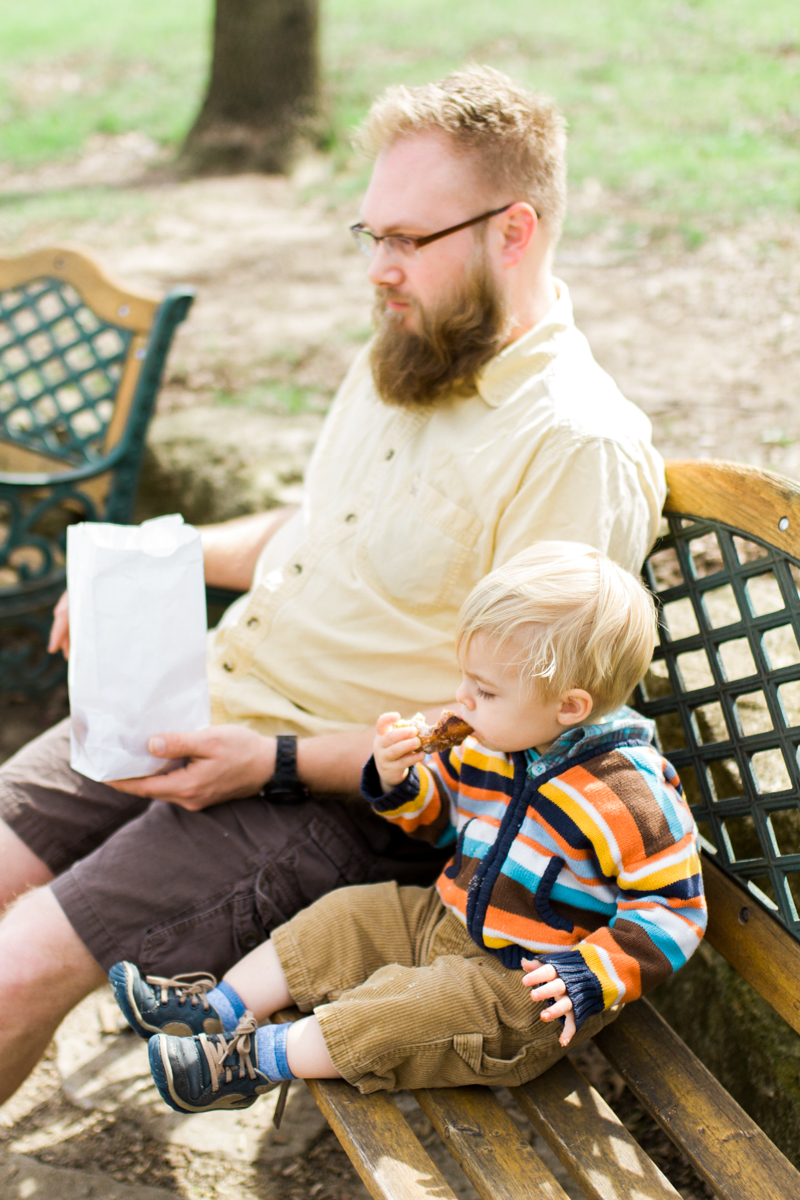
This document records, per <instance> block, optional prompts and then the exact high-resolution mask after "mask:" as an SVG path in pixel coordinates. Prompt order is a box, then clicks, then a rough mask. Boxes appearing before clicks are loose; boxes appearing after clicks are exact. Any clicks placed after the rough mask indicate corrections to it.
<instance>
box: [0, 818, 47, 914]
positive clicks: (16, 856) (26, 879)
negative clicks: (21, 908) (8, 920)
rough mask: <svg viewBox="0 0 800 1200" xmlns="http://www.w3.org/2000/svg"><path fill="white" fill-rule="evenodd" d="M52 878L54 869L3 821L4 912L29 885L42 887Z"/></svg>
mask: <svg viewBox="0 0 800 1200" xmlns="http://www.w3.org/2000/svg"><path fill="white" fill-rule="evenodd" d="M52 878H53V873H52V871H51V870H50V869H49V868H48V867H46V866H45V864H44V863H43V862H42V860H41V859H40V858H38V857H37V856H36V855H35V854H34V853H33V851H32V850H29V849H28V847H27V846H26V845H25V843H24V842H23V841H22V839H21V838H19V837H17V835H16V833H14V831H13V829H11V828H10V827H9V826H8V825H6V823H5V821H3V820H0V913H2V912H3V911H4V910H5V909H6V908H8V906H9V904H10V903H11V901H12V900H15V899H16V898H17V896H21V895H22V893H23V892H27V891H28V889H29V888H32V887H42V885H43V884H45V883H49V882H50V880H51V879H52Z"/></svg>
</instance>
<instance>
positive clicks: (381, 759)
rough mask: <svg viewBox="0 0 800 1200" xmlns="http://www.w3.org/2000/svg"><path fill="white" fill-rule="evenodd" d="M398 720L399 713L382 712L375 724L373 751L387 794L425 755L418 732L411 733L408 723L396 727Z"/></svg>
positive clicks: (382, 785) (382, 784)
mask: <svg viewBox="0 0 800 1200" xmlns="http://www.w3.org/2000/svg"><path fill="white" fill-rule="evenodd" d="M399 720H400V713H383V714H382V715H381V716H380V717H378V723H377V725H376V726H375V741H374V742H373V744H372V754H373V757H374V758H375V766H376V767H377V768H378V775H379V776H380V780H381V787H382V788H383V791H384V793H385V792H390V791H391V790H392V788H395V787H397V785H398V783H402V782H403V780H404V779H405V777H406V775H407V774H408V770H409V767H412V766H413V765H414V763H418V762H421V761H422V759H423V758H424V757H425V755H424V754H423V753H422V751H421V750H420V748H419V745H420V742H419V736H418V734H416V733H413V732H411V731H410V730H409V727H408V726H407V725H406V726H401V727H400V729H395V728H393V726H394V723H395V721H399Z"/></svg>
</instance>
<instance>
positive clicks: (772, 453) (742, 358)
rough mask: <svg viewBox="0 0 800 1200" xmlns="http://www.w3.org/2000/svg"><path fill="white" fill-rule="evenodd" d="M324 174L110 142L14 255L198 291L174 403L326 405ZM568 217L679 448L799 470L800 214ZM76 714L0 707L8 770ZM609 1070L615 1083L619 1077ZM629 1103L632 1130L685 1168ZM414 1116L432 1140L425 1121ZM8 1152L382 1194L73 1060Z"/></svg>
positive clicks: (41, 179)
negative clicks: (40, 736) (194, 1130)
mask: <svg viewBox="0 0 800 1200" xmlns="http://www.w3.org/2000/svg"><path fill="white" fill-rule="evenodd" d="M327 171H328V166H327V164H326V162H325V161H324V160H322V159H314V160H308V161H307V162H305V163H304V164H302V165H301V167H300V168H299V170H298V172H297V174H296V176H295V177H294V178H293V179H291V180H285V179H272V178H261V177H243V178H234V179H212V180H203V181H191V182H178V181H176V180H175V179H174V178H172V177H171V175H170V173H169V171H168V169H167V168H166V167H165V166H164V165H163V163H162V162H161V160H160V158H159V154H158V151H157V149H156V147H155V146H153V145H152V144H151V143H149V142H147V139H143V138H141V137H139V135H126V136H125V137H122V138H98V139H96V140H95V141H94V142H93V143H92V144H91V145H90V147H89V148H88V150H87V153H86V154H85V156H84V157H83V158H82V159H81V160H80V161H79V162H77V163H74V164H71V165H66V166H65V165H59V166H55V165H47V166H45V167H43V168H40V169H39V170H38V171H35V172H31V173H28V174H26V175H21V174H13V173H11V172H8V171H7V172H6V173H5V174H4V175H0V254H8V253H19V252H22V251H24V250H26V249H28V248H31V247H34V246H40V245H45V244H51V243H53V242H54V241H64V240H69V241H74V242H82V243H84V244H86V245H88V246H91V247H92V248H93V250H94V252H95V253H96V254H97V256H98V257H99V258H100V260H101V261H102V262H103V263H104V264H105V265H106V267H107V268H108V269H109V270H110V271H112V272H113V273H114V274H117V275H119V276H121V277H122V278H124V279H125V280H127V281H129V282H132V283H135V284H138V285H141V286H146V287H149V288H153V289H154V290H155V291H156V292H162V291H163V290H164V289H165V288H167V287H169V286H172V285H173V284H176V283H186V282H188V283H191V284H193V285H194V286H196V288H197V301H196V303H195V306H194V309H193V311H192V314H191V317H190V320H189V321H188V322H187V323H186V324H185V325H184V326H183V327H182V328H181V330H180V331H179V334H178V337H177V341H176V345H175V348H174V351H173V354H172V356H171V360H170V365H169V369H168V376H167V380H166V384H165V386H164V389H163V391H162V394H161V398H160V401H159V408H160V411H161V412H169V411H171V410H174V409H177V408H181V407H184V406H187V405H202V406H210V407H215V408H216V409H217V410H218V412H219V417H220V421H221V422H226V423H227V422H228V421H232V420H235V417H236V412H237V405H238V406H241V407H244V408H247V409H248V410H249V411H253V410H254V409H255V410H258V409H269V410H271V411H281V410H282V407H283V408H284V409H285V407H286V405H287V404H288V406H289V407H290V408H292V407H293V408H295V409H297V408H298V407H301V406H302V407H304V408H305V409H306V410H308V409H311V410H314V409H322V408H324V406H325V404H326V403H327V401H328V399H329V398H330V396H331V395H332V394H333V392H334V390H335V388H336V386H337V385H338V383H339V381H340V379H341V377H342V375H343V373H344V371H345V370H346V367H347V365H348V363H349V362H350V361H351V360H352V358H353V356H354V354H355V353H356V352H357V350H358V347H359V346H360V345H361V344H362V343H363V341H364V340H365V338H366V337H367V336H368V331H369V313H370V307H371V294H370V288H369V285H368V283H367V281H366V278H365V274H364V262H363V260H362V259H360V258H359V256H358V255H357V254H356V253H355V252H354V250H353V249H352V247H351V245H350V242H349V238H348V235H347V233H346V226H347V224H348V223H350V222H351V221H353V220H355V219H356V217H357V212H358V198H357V195H356V194H355V192H354V193H353V196H352V198H351V199H345V200H341V199H340V200H338V201H337V202H336V203H333V202H332V201H331V199H330V196H331V194H332V193H333V191H334V189H333V187H332V185H331V183H330V181H329V180H328V177H327ZM346 190H347V189H346V188H342V187H341V185H337V187H336V189H335V193H336V195H337V196H339V197H341V196H342V195H343V194H345V193H346ZM23 199H25V200H26V201H27V200H28V199H29V200H30V201H31V203H30V204H28V203H26V204H25V205H24V207H23V206H21V204H20V202H21V201H22V200H23ZM572 212H573V214H574V215H575V222H574V226H573V232H571V233H569V234H568V235H567V236H566V237H565V238H564V240H563V242H562V246H561V248H560V251H559V255H558V262H557V267H558V274H559V275H560V277H561V278H562V279H564V280H565V281H566V282H567V284H568V285H569V287H570V290H571V292H572V296H573V300H574V304H575V309H576V315H577V319H578V322H579V324H580V326H581V327H582V328H583V330H584V331H585V333H586V334H587V336H588V337H589V340H590V342H591V344H592V346H593V349H594V352H595V355H596V357H597V358H598V359H599V361H600V362H601V363H602V364H603V365H604V366H605V367H606V368H607V369H608V370H609V372H610V373H611V374H612V375H613V376H614V377H615V379H616V380H617V381H618V383H619V384H620V386H621V387H622V389H623V391H624V392H625V393H626V394H627V395H628V396H629V397H630V398H631V399H633V400H634V401H636V402H637V403H638V404H640V405H641V407H642V408H643V409H644V410H645V411H646V412H647V413H648V414H649V416H650V417H651V419H652V421H653V425H654V430H655V439H656V443H657V444H658V445H659V446H660V448H661V449H662V451H663V453H664V454H665V456H666V457H674V458H677V457H715V458H727V459H737V460H740V461H745V462H750V463H753V464H755V465H759V466H764V467H770V468H773V469H776V470H779V471H781V472H783V473H785V474H787V475H790V476H792V477H794V478H798V477H800V406H798V403H797V390H798V381H800V369H799V368H800V254H798V250H800V217H795V218H792V219H785V220H779V219H777V218H769V217H760V218H756V219H755V220H753V221H752V222H751V223H748V224H746V225H744V226H742V227H740V228H736V229H715V228H713V227H711V226H709V227H707V228H706V229H704V230H701V233H702V234H703V235H704V236H703V237H702V238H700V237H698V236H697V232H696V231H694V232H693V233H692V236H691V239H689V240H691V241H692V243H693V245H694V248H687V244H686V242H687V235H686V234H685V233H684V232H682V231H681V229H680V228H678V227H674V228H673V227H670V226H667V225H665V224H663V223H661V224H659V223H656V222H655V221H654V220H653V219H652V218H651V217H650V216H649V215H648V213H647V212H646V211H643V210H639V209H638V208H637V205H636V203H635V201H634V200H630V199H629V200H622V199H620V198H618V197H614V196H610V195H608V194H606V193H604V192H603V190H602V189H601V188H600V187H599V185H597V184H592V183H590V184H588V185H587V186H585V187H584V188H583V189H582V190H581V192H580V193H577V194H575V195H574V196H573V197H572ZM698 243H699V244H698ZM291 419H292V417H291V415H287V417H286V420H287V421H290V420H291ZM64 703H65V698H64V696H63V695H57V696H55V697H54V698H53V699H52V700H51V701H50V702H48V705H47V706H46V707H37V706H31V705H24V704H19V703H9V702H8V701H3V702H2V706H0V758H4V757H6V756H8V755H9V754H10V753H12V752H13V750H14V749H15V748H16V747H17V746H19V745H21V744H22V743H23V742H24V741H25V740H27V738H29V737H30V736H32V735H33V734H35V733H36V732H38V731H39V730H41V729H43V728H46V727H47V726H48V725H49V724H50V723H52V721H53V720H54V719H55V718H56V717H57V716H58V715H59V714H60V712H61V711H63V709H64ZM593 1069H594V1070H595V1072H596V1073H597V1078H598V1082H602V1083H603V1087H604V1090H605V1091H606V1092H607V1093H609V1094H610V1093H612V1092H613V1091H614V1090H615V1088H616V1083H615V1081H614V1079H613V1078H612V1077H611V1075H610V1074H609V1073H608V1072H606V1073H605V1074H604V1073H603V1071H602V1067H601V1066H598V1065H597V1064H596V1063H595V1065H594V1067H593ZM627 1103H628V1109H629V1111H628V1119H629V1121H630V1123H631V1126H632V1127H633V1128H634V1129H635V1131H637V1133H638V1134H640V1135H641V1136H642V1137H644V1138H645V1139H646V1138H650V1140H651V1143H652V1145H653V1146H654V1147H655V1153H657V1154H660V1155H662V1156H667V1155H668V1150H667V1148H666V1147H665V1146H664V1144H663V1139H661V1141H659V1140H658V1136H657V1135H655V1134H654V1133H653V1131H652V1129H649V1132H648V1127H647V1123H646V1122H645V1121H643V1118H642V1115H641V1113H637V1112H636V1110H635V1106H633V1107H632V1106H631V1104H630V1102H629V1101H628V1102H627ZM413 1121H414V1122H416V1125H415V1127H417V1126H418V1127H419V1132H420V1133H421V1134H422V1136H423V1139H424V1140H428V1139H429V1134H430V1130H429V1128H426V1127H425V1119H424V1118H423V1117H422V1115H421V1113H420V1114H418V1115H415V1116H413ZM9 1152H13V1153H26V1154H30V1155H33V1156H34V1157H35V1158H36V1159H38V1160H39V1161H40V1162H45V1163H53V1164H56V1165H58V1166H62V1167H75V1168H77V1167H80V1168H83V1169H85V1170H87V1169H92V1170H96V1171H100V1172H102V1173H104V1174H105V1175H106V1176H107V1177H108V1176H111V1177H113V1178H114V1179H116V1180H120V1181H122V1182H125V1183H129V1184H136V1185H137V1187H143V1186H144V1185H149V1186H150V1187H152V1188H165V1189H167V1191H169V1192H172V1193H173V1194H178V1195H182V1196H185V1197H187V1200H201V1198H204V1197H207V1196H209V1197H211V1196H220V1197H223V1196H227V1195H229V1194H230V1195H233V1194H234V1193H235V1194H236V1195H238V1196H239V1197H241V1198H242V1200H248V1198H250V1197H252V1198H253V1200H273V1198H275V1200H282V1198H283V1197H286V1198H287V1200H288V1198H289V1197H303V1198H304V1197H306V1196H312V1197H317V1198H319V1200H329V1198H336V1200H356V1197H361V1196H364V1195H365V1194H366V1193H365V1192H364V1191H363V1188H362V1187H361V1184H360V1183H359V1181H358V1180H357V1178H356V1177H355V1175H354V1173H353V1171H352V1169H351V1168H350V1166H349V1163H348V1162H347V1160H346V1158H345V1156H344V1154H343V1153H342V1152H341V1151H340V1150H339V1148H338V1146H337V1145H336V1143H335V1141H334V1140H333V1138H332V1135H331V1134H330V1133H322V1134H320V1135H319V1137H318V1138H317V1140H316V1141H315V1142H314V1144H313V1146H312V1147H311V1148H310V1149H306V1150H305V1151H304V1152H303V1153H302V1154H299V1155H298V1156H296V1157H295V1158H294V1159H293V1160H291V1161H290V1162H288V1163H287V1162H286V1160H285V1158H284V1159H281V1160H280V1161H279V1162H277V1163H274V1164H272V1165H270V1163H269V1161H259V1162H258V1163H256V1164H252V1163H250V1164H242V1163H241V1162H237V1161H236V1160H235V1159H231V1158H227V1157H225V1156H224V1155H220V1154H217V1153H203V1152H201V1151H191V1152H189V1151H187V1150H186V1149H185V1147H182V1146H181V1145H175V1144H171V1143H163V1142H161V1141H158V1140H157V1139H154V1138H153V1137H151V1136H150V1134H148V1133H147V1132H146V1131H144V1132H143V1130H142V1127H141V1126H140V1125H138V1124H137V1122H136V1121H135V1120H133V1119H131V1118H129V1117H126V1115H125V1113H124V1112H116V1113H114V1114H109V1113H106V1112H103V1111H85V1110H84V1109H81V1108H80V1107H77V1106H76V1105H75V1103H74V1102H73V1101H72V1100H70V1099H69V1097H68V1096H66V1095H65V1094H64V1091H63V1089H62V1086H61V1075H60V1074H59V1070H58V1067H57V1054H56V1050H55V1048H54V1049H52V1050H51V1052H50V1053H49V1054H48V1057H47V1059H46V1061H45V1062H44V1063H43V1064H42V1065H41V1066H40V1068H39V1069H38V1071H37V1072H36V1074H35V1075H34V1076H33V1077H32V1079H31V1080H30V1081H29V1083H28V1084H27V1085H26V1087H25V1089H23V1092H21V1093H20V1094H19V1096H18V1097H17V1098H15V1100H14V1101H12V1103H11V1105H9V1106H7V1108H6V1109H5V1110H3V1113H2V1114H0V1153H9ZM672 1169H674V1171H675V1172H676V1174H675V1179H676V1183H677V1185H678V1186H679V1188H680V1190H681V1192H682V1194H684V1195H685V1196H686V1197H698V1198H699V1197H702V1196H704V1195H706V1194H707V1193H706V1192H705V1191H704V1190H703V1189H701V1188H700V1187H699V1186H698V1185H697V1184H696V1183H693V1182H692V1181H691V1179H690V1177H689V1175H687V1174H686V1172H685V1170H684V1168H683V1167H681V1166H680V1165H679V1164H678V1165H677V1166H675V1165H674V1164H673V1168H671V1170H672ZM13 1194H14V1195H16V1192H14V1193H13ZM20 1194H22V1193H20ZM24 1194H25V1195H30V1194H32V1193H31V1192H30V1191H25V1193H24ZM42 1194H43V1195H44V1193H42ZM48 1194H49V1193H48ZM54 1194H55V1193H54ZM76 1194H77V1193H76ZM82 1194H86V1195H89V1194H92V1193H91V1192H90V1191H86V1192H84V1193H82ZM144 1194H145V1193H144V1192H143V1193H142V1196H143V1197H144ZM470 1194H472V1193H471V1192H470V1190H469V1189H467V1190H463V1195H464V1196H465V1197H466V1196H468V1195H470ZM126 1195H127V1193H126Z"/></svg>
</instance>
